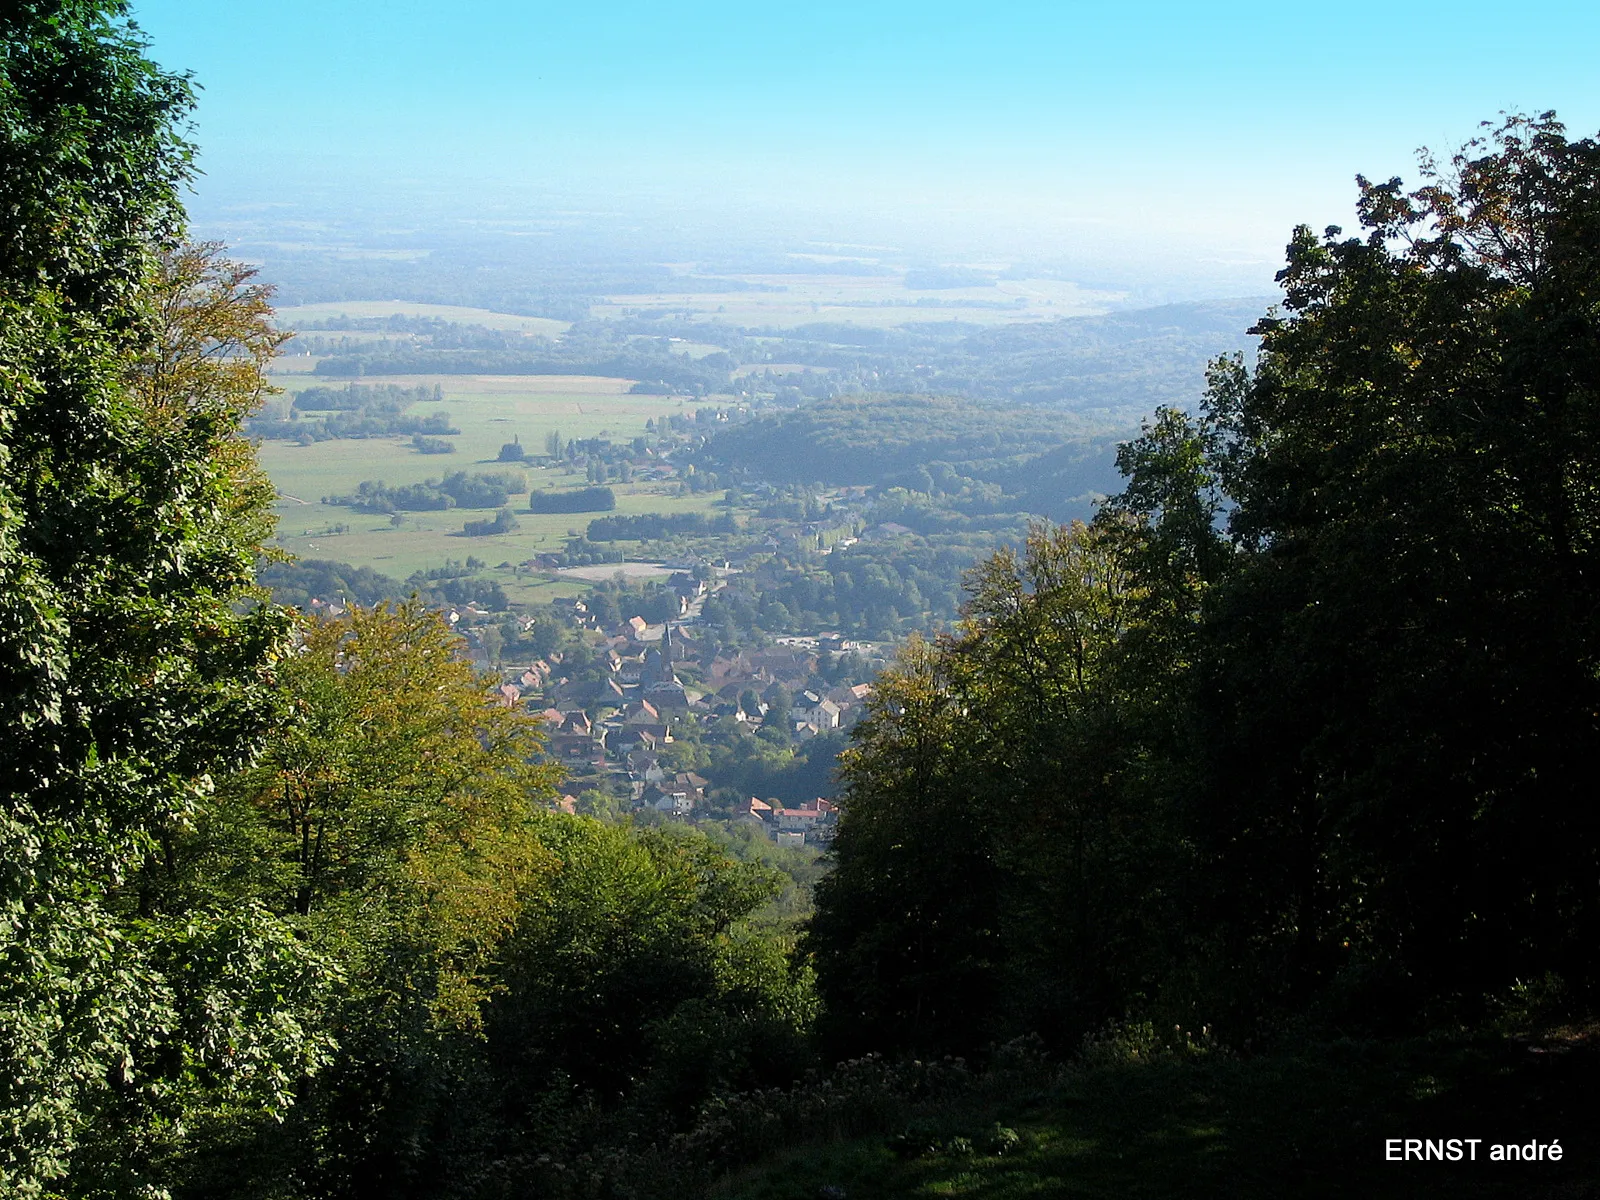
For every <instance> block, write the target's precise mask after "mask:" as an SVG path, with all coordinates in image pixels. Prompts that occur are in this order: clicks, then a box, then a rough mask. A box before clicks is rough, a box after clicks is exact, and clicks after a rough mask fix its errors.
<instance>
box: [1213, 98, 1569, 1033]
mask: <svg viewBox="0 0 1600 1200" xmlns="http://www.w3.org/2000/svg"><path fill="white" fill-rule="evenodd" d="M1423 174H1424V184H1423V186H1422V187H1421V188H1419V189H1416V190H1414V191H1411V192H1407V191H1405V190H1404V188H1403V187H1402V185H1401V183H1400V181H1399V180H1390V181H1388V182H1386V183H1378V184H1374V183H1370V182H1368V181H1366V180H1361V181H1360V183H1361V200H1360V212H1361V220H1362V225H1363V228H1364V236H1362V237H1359V238H1355V237H1349V238H1347V237H1344V236H1343V235H1342V233H1341V231H1339V230H1338V229H1336V228H1331V229H1329V230H1328V231H1327V232H1326V234H1325V235H1324V236H1322V237H1317V236H1315V235H1314V234H1313V233H1312V232H1311V231H1310V230H1308V229H1303V228H1302V229H1300V230H1298V231H1297V232H1296V234H1295V237H1294V240H1293V242H1292V243H1291V244H1290V246H1289V261H1288V265H1287V266H1286V267H1285V269H1284V270H1283V272H1281V274H1280V276H1279V278H1280V281H1281V282H1282V283H1283V285H1284V288H1285V292H1286V296H1287V300H1286V309H1287V311H1286V313H1284V314H1282V315H1278V316H1274V317H1272V318H1269V319H1267V320H1264V321H1263V322H1262V323H1261V324H1260V325H1259V326H1258V330H1259V332H1260V334H1261V336H1262V350H1261V356H1260V360H1259V365H1258V367H1257V370H1256V371H1255V372H1254V374H1253V375H1246V374H1244V373H1242V372H1234V373H1233V377H1232V378H1231V379H1229V380H1221V381H1219V383H1222V384H1223V386H1220V387H1214V389H1213V399H1212V405H1211V407H1212V411H1213V414H1214V420H1215V423H1216V428H1217V431H1218V440H1217V444H1216V454H1215V456H1214V457H1215V462H1216V465H1217V470H1218V472H1219V474H1220V475H1221V477H1222V478H1223V479H1224V481H1225V483H1226V486H1227V488H1228V491H1229V493H1230V494H1231V496H1232V497H1233V499H1234V502H1235V508H1234V510H1233V512H1232V514H1231V516H1230V518H1229V529H1230V531H1231V533H1232V535H1233V539H1234V541H1235V543H1236V545H1237V546H1238V547H1239V548H1240V549H1241V550H1242V551H1244V552H1246V557H1245V558H1244V559H1242V560H1241V564H1240V569H1238V570H1236V571H1235V572H1233V574H1232V576H1231V578H1230V580H1229V581H1228V582H1227V583H1226V584H1225V585H1224V586H1222V587H1221V588H1220V589H1219V590H1218V591H1217V593H1216V594H1215V595H1214V596H1213V598H1212V602H1211V604H1212V613H1213V616H1212V617H1211V619H1210V620H1209V622H1208V624H1209V626H1210V634H1209V636H1210V637H1211V639H1212V648H1211V649H1210V650H1209V651H1208V653H1207V660H1208V666H1207V671H1208V673H1209V680H1208V683H1207V686H1206V702H1205V706H1204V711H1205V712H1206V713H1207V714H1208V715H1209V718H1210V720H1211V725H1210V729H1209V730H1208V736H1206V737H1204V738H1203V739H1202V740H1201V742H1200V743H1199V744H1200V745H1202V746H1205V747H1207V748H1208V751H1209V752H1210V753H1212V754H1213V755H1214V757H1213V759H1212V762H1211V765H1210V771H1211V774H1212V777H1213V779H1214V780H1215V784H1214V793H1213V794H1214V796H1215V800H1214V801H1213V803H1212V804H1211V805H1210V807H1209V811H1208V818H1207V820H1206V822H1204V823H1203V824H1201V823H1197V826H1196V828H1197V831H1198V832H1202V833H1206V834H1209V836H1207V838H1206V842H1207V844H1208V845H1210V846H1212V847H1213V849H1214V852H1215V853H1217V854H1218V855H1219V856H1220V857H1221V861H1222V862H1223V863H1224V864H1225V871H1224V873H1223V874H1222V875H1220V876H1219V878H1218V879H1217V880H1216V884H1217V887H1218V889H1219V891H1218V895H1217V903H1218V906H1219V909H1218V917H1219V920H1223V921H1226V922H1228V923H1232V924H1235V925H1236V926H1237V927H1238V928H1240V929H1249V930H1251V931H1252V933H1251V937H1252V939H1253V942H1254V945H1255V946H1256V948H1257V950H1258V951H1259V953H1260V956H1261V957H1260V961H1261V963H1262V965H1263V967H1264V968H1265V969H1267V970H1269V971H1271V972H1274V973H1277V974H1278V976H1279V977H1281V978H1286V979H1287V980H1289V981H1290V983H1291V985H1292V986H1293V987H1294V988H1296V989H1299V990H1300V991H1301V992H1302V993H1308V992H1309V993H1314V992H1316V991H1319V990H1321V989H1324V988H1326V987H1329V986H1332V985H1335V984H1337V985H1338V986H1340V987H1344V988H1349V989H1353V992H1352V994H1353V995H1356V996H1360V997H1362V998H1363V999H1362V1000H1361V1004H1362V1005H1363V1006H1364V1007H1365V1008H1366V1009H1367V1010H1368V1011H1373V1010H1374V1009H1377V1010H1380V1011H1391V1012H1404V1011H1407V1010H1411V1009H1414V1007H1415V1005H1416V1003H1417V1002H1418V999H1419V997H1421V996H1426V995H1450V994H1454V995H1457V996H1462V997H1466V998H1468V1002H1469V1004H1470V1002H1471V998H1473V997H1481V996H1482V995H1483V994H1484V993H1485V992H1487V991H1491V990H1493V989H1495V988H1497V987H1505V986H1509V985H1510V983H1511V981H1512V980H1513V979H1514V978H1519V977H1520V978H1528V977H1530V973H1533V974H1538V973H1541V972H1542V971H1545V970H1556V971H1559V972H1561V973H1562V974H1564V975H1566V976H1568V978H1569V981H1571V982H1573V983H1575V984H1576V983H1580V982H1582V983H1584V984H1585V985H1588V984H1591V983H1592V982H1594V981H1595V969H1596V966H1597V965H1600V964H1596V962H1595V960H1594V956H1593V954H1592V950H1591V949H1590V948H1591V947H1592V946H1593V944H1594V935H1595V933H1596V932H1597V927H1596V922H1597V921H1600V906H1597V905H1596V903H1595V900H1594V898H1593V893H1592V887H1591V886H1590V885H1589V884H1587V883H1584V882H1582V881H1584V880H1592V879H1593V878H1594V877H1595V875H1596V872H1597V869H1600V861H1597V858H1596V854H1597V851H1596V847H1597V846H1600V840H1597V837H1596V834H1597V833H1600V830H1597V829H1596V827H1595V816H1594V808H1593V805H1592V804H1591V803H1590V802H1589V800H1588V799H1587V796H1588V792H1589V790H1590V783H1589V775H1590V766H1589V764H1590V763H1592V761H1593V759H1594V755H1595V753H1596V750H1597V749H1600V726H1597V721H1596V716H1595V714H1596V712H1597V711H1600V696H1597V694H1596V678H1597V675H1596V666H1597V655H1600V617H1597V615H1596V614H1597V613H1600V605H1597V604H1596V600H1597V599H1600V597H1597V595H1596V590H1595V589H1596V587H1597V584H1596V582H1595V580H1596V573H1595V571H1594V569H1593V566H1592V563H1591V557H1592V555H1593V553H1594V550H1593V546H1594V537H1595V533H1596V530H1597V528H1600V490H1597V489H1596V487H1595V485H1594V482H1593V481H1594V480H1595V479H1596V478H1600V402H1597V400H1596V397H1597V396H1600V322H1597V320H1596V318H1595V315H1594V310H1593V307H1592V304H1591V302H1590V300H1589V297H1591V296H1592V295H1593V294H1594V289H1595V288H1596V287H1597V286H1600V252H1597V250H1596V246H1597V245H1600V199H1597V196H1600V188H1597V184H1600V145H1597V144H1596V143H1595V142H1594V141H1592V140H1588V139H1585V140H1582V141H1569V140H1567V138H1566V136H1565V134H1564V131H1563V130H1562V127H1561V126H1560V124H1559V123H1557V122H1556V121H1555V119H1554V117H1553V116H1552V115H1550V114H1546V115H1544V116H1542V117H1539V118H1526V117H1511V118H1508V119H1507V120H1505V121H1504V122H1503V123H1502V124H1501V125H1500V126H1499V127H1497V128H1494V129H1492V130H1490V131H1489V132H1488V133H1487V134H1486V136H1485V137H1484V138H1483V139H1481V140H1479V141H1477V142H1475V143H1473V144H1471V145H1469V146H1468V147H1466V148H1465V149H1464V150H1463V151H1462V152H1461V153H1460V154H1458V155H1456V156H1455V157H1454V159H1453V160H1452V161H1451V162H1450V163H1449V164H1447V165H1445V166H1443V167H1441V166H1440V165H1439V164H1437V163H1436V162H1434V161H1433V160H1432V159H1426V158H1425V159H1424V163H1423ZM1380 1000H1381V1003H1377V1002H1378V1001H1380Z"/></svg>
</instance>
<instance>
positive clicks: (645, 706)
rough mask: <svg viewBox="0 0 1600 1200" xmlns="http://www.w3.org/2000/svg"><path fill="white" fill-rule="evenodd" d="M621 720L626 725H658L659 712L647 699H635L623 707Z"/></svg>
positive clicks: (659, 720) (659, 719)
mask: <svg viewBox="0 0 1600 1200" xmlns="http://www.w3.org/2000/svg"><path fill="white" fill-rule="evenodd" d="M622 720H623V722H624V723H625V724H628V725H659V724H661V712H660V710H659V709H657V708H656V706H655V705H653V704H651V703H650V701H648V700H636V701H634V702H633V703H632V704H630V705H628V707H627V708H625V709H623V712H622Z"/></svg>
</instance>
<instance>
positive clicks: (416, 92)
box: [133, 0, 1600, 299]
mask: <svg viewBox="0 0 1600 1200" xmlns="http://www.w3.org/2000/svg"><path fill="white" fill-rule="evenodd" d="M133 13H134V16H135V19H136V20H137V21H138V22H139V24H140V25H141V27H142V28H143V29H144V30H145V31H146V33H147V34H148V36H149V37H150V40H151V53H152V54H153V56H154V57H155V58H156V59H157V60H158V61H160V62H162V63H163V64H164V65H166V66H168V67H170V68H173V69H178V70H187V71H192V72H193V73H194V76H195V79H196V82H197V83H198V84H199V85H200V86H201V88H202V89H203V90H202V91H201V92H200V103H199V108H198V112H197V116H196V128H195V137H196V140H197V141H198V143H199V146H200V159H199V161H200V166H201V169H202V170H203V172H204V175H203V176H202V177H201V178H200V180H199V181H198V184H197V190H196V194H195V197H194V201H193V204H192V212H193V216H194V220H195V225H196V229H197V230H198V231H199V232H201V233H203V234H205V235H207V236H217V237H222V238H225V239H226V240H228V241H230V242H232V243H235V244H238V245H241V246H245V247H246V248H248V247H249V246H251V245H252V244H254V245H256V246H257V247H263V246H270V247H276V248H280V249H281V248H283V247H299V248H302V249H307V248H323V249H326V248H327V247H330V246H346V247H361V248H364V249H367V250H383V249H385V248H388V249H393V250H402V251H403V250H421V249H432V250H437V249H439V248H441V247H444V246H449V245H464V244H472V245H475V246H479V247H481V246H484V245H492V244H493V243H496V242H504V241H505V240H506V239H508V238H514V239H522V240H523V241H524V242H525V241H527V240H528V239H534V238H544V239H550V246H551V250H552V252H553V253H557V254H559V255H562V256H565V257H568V258H572V259H583V258H585V257H588V256H594V255H600V256H602V257H604V256H607V255H615V254H619V253H625V254H628V255H635V256H642V257H643V258H646V259H651V260H661V261H677V260H682V261H704V260H707V259H714V258H716V257H717V256H718V255H719V254H720V255H722V256H723V257H724V258H727V257H728V256H730V255H731V256H732V257H734V258H738V257H739V256H741V255H743V256H749V255H751V254H756V255H759V254H760V253H776V254H785V253H806V252H808V248H810V250H811V251H812V252H830V251H829V248H830V247H839V246H843V247H844V248H845V249H844V252H845V253H850V252H853V251H852V250H851V248H852V247H856V246H862V245H864V246H866V247H868V248H874V249H876V248H882V249H883V250H884V252H886V253H889V254H892V255H894V256H897V259H898V260H899V261H906V262H913V261H925V262H939V263H982V264H985V265H1000V266H1007V265H1016V264H1019V263H1024V262H1026V263H1028V264H1030V265H1035V266H1039V267H1041V268H1047V269H1051V270H1055V271H1057V272H1068V273H1073V272H1076V273H1077V274H1079V275H1080V276H1081V277H1082V278H1083V279H1084V280H1086V281H1089V282H1091V283H1101V284H1104V285H1106V286H1117V287H1121V288H1123V289H1124V290H1129V291H1133V292H1139V293H1140V294H1148V296H1149V297H1151V298H1154V299H1160V298H1162V297H1163V296H1166V297H1169V298H1186V297H1203V296H1215V295H1240V294H1250V293H1253V292H1260V291H1263V290H1268V289H1270V288H1271V286H1272V283H1271V280H1272V275H1273V273H1274V271H1275V270H1276V269H1277V267H1278V265H1279V264H1280V262H1281V258H1282V249H1283V246H1284V244H1285V242H1286V241H1287V239H1288V237H1289V234H1290V231H1291V230H1292V228H1293V226H1294V225H1295V224H1297V223H1301V222H1304V223H1307V224H1310V225H1312V226H1313V227H1317V228H1320V227H1322V226H1323V225H1326V224H1329V223H1335V224H1340V225H1344V226H1347V227H1348V226H1350V225H1352V224H1353V223H1354V221H1353V203H1352V202H1353V198H1354V185H1353V182H1352V178H1353V176H1354V175H1355V174H1356V173H1357V172H1362V173H1365V174H1367V175H1369V176H1373V177H1387V176H1389V175H1391V174H1401V175H1403V176H1405V177H1407V178H1415V176H1416V169H1415V152H1416V149H1417V148H1418V147H1419V146H1422V145H1427V146H1430V147H1431V148H1433V149H1434V150H1435V151H1438V152H1441V153H1447V152H1448V151H1450V150H1452V149H1453V148H1455V147H1456V146H1458V145H1460V144H1461V143H1462V142H1463V141H1464V140H1466V139H1467V138H1469V137H1471V136H1473V135H1474V134H1475V133H1477V132H1478V123H1479V122H1481V121H1483V120H1487V119H1493V118H1494V117H1495V116H1496V114H1497V113H1499V112H1500V111H1502V110H1518V109H1521V110H1523V111H1529V112H1535V111H1542V110H1545V109H1550V108H1554V109H1556V110H1557V111H1558V112H1559V113H1560V115H1561V117H1562V118H1563V120H1565V121H1566V122H1567V123H1568V126H1569V129H1570V130H1571V131H1572V132H1573V133H1574V134H1575V135H1580V136H1581V135H1583V134H1584V133H1585V132H1586V131H1591V130H1593V129H1594V128H1596V127H1597V126H1600V95H1597V92H1596V88H1595V87H1594V84H1593V77H1592V71H1591V70H1590V68H1589V64H1588V63H1587V61H1586V54H1585V51H1584V47H1585V46H1587V45H1589V44H1591V42H1592V37H1593V35H1594V34H1596V33H1600V15H1597V14H1596V12H1595V11H1594V10H1592V9H1588V8H1580V7H1578V6H1577V5H1567V6H1558V8H1557V10H1555V11H1549V12H1546V13H1545V14H1544V16H1543V17H1542V19H1541V21H1540V22H1538V23H1537V25H1535V24H1532V23H1528V24H1506V23H1504V22H1499V23H1497V22H1495V21H1494V20H1492V18H1493V17H1495V16H1497V15H1498V10H1491V9H1490V8H1488V6H1486V5H1481V4H1476V5H1467V6H1457V7H1456V8H1455V9H1454V10H1453V11H1452V13H1451V15H1450V18H1449V20H1448V21H1445V20H1442V19H1441V18H1439V17H1438V16H1436V15H1432V14H1428V13H1422V12H1414V11H1405V12H1389V13H1385V14H1384V17H1383V22H1384V23H1383V24H1382V26H1381V27H1380V26H1377V25H1375V24H1374V23H1373V22H1372V20H1371V18H1370V17H1367V16H1365V15H1364V14H1363V13H1362V12H1361V11H1360V10H1356V9H1354V8H1353V7H1349V6H1322V7H1319V8H1307V7H1296V6H1268V5H1265V4H1232V5H1227V6H1224V7H1220V8H1217V7H1213V8H1211V9H1209V10H1208V11H1205V12H1199V11H1196V10H1193V9H1191V8H1186V7H1183V6H1178V5H1175V4H1170V3H1154V4H1147V5H1145V6H1143V7H1140V8H1127V7H1123V8H1118V9H1117V10H1116V11H1110V10H1109V9H1106V8H1104V7H1096V6H1085V5H1066V6H1045V5H1034V4H1014V5H1007V6H997V7H993V8H986V9H979V8H976V7H970V6H953V5H934V6H926V5H922V6H912V5H909V4H905V3H899V2H895V3H881V2H880V3H874V4H868V5H865V6H843V5H831V4H827V5H811V6H807V7H806V8H805V9H804V10H803V11H797V10H790V11H778V10H757V9H751V8H741V7H738V6H733V5H728V4H714V3H701V4H696V5H693V6H689V7H687V8H683V9H678V10H673V11H671V12H669V11H667V10H664V9H657V8H652V7H649V6H644V5H637V4H619V5H610V6H606V7H604V8H603V9H602V8H591V9H584V8H566V7H561V8H557V7H555V6H538V5H536V6H525V5H516V4H512V3H508V2H507V0H481V2H479V3H476V4H473V5H469V6H465V7H460V6H458V7H452V8H450V9H448V10H444V9H439V8H436V7H435V6H428V5H419V4H411V3H404V4H397V5H385V6H382V7H381V8H380V7H379V6H375V5H370V4H362V3H359V2H357V0H335V2H332V3H317V4H311V3H308V2H307V0H288V2H286V3H283V4H280V5H277V6H275V8H274V19H273V20H272V21H271V22H263V21H261V20H260V18H259V15H258V14H256V13H254V12H253V11H252V10H249V9H247V8H243V7H237V8H236V7H232V6H223V7H220V8H219V7H216V6H212V5H205V6H202V5H201V4H200V3H199V2H198V0H137V2H136V3H134V4H133ZM1552 29H1559V30H1560V31H1561V36H1560V37H1559V38H1555V37H1552V36H1551V33H1550V31H1551V30H1552ZM1535 51H1537V53H1535ZM674 256H676V257H674Z"/></svg>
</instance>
